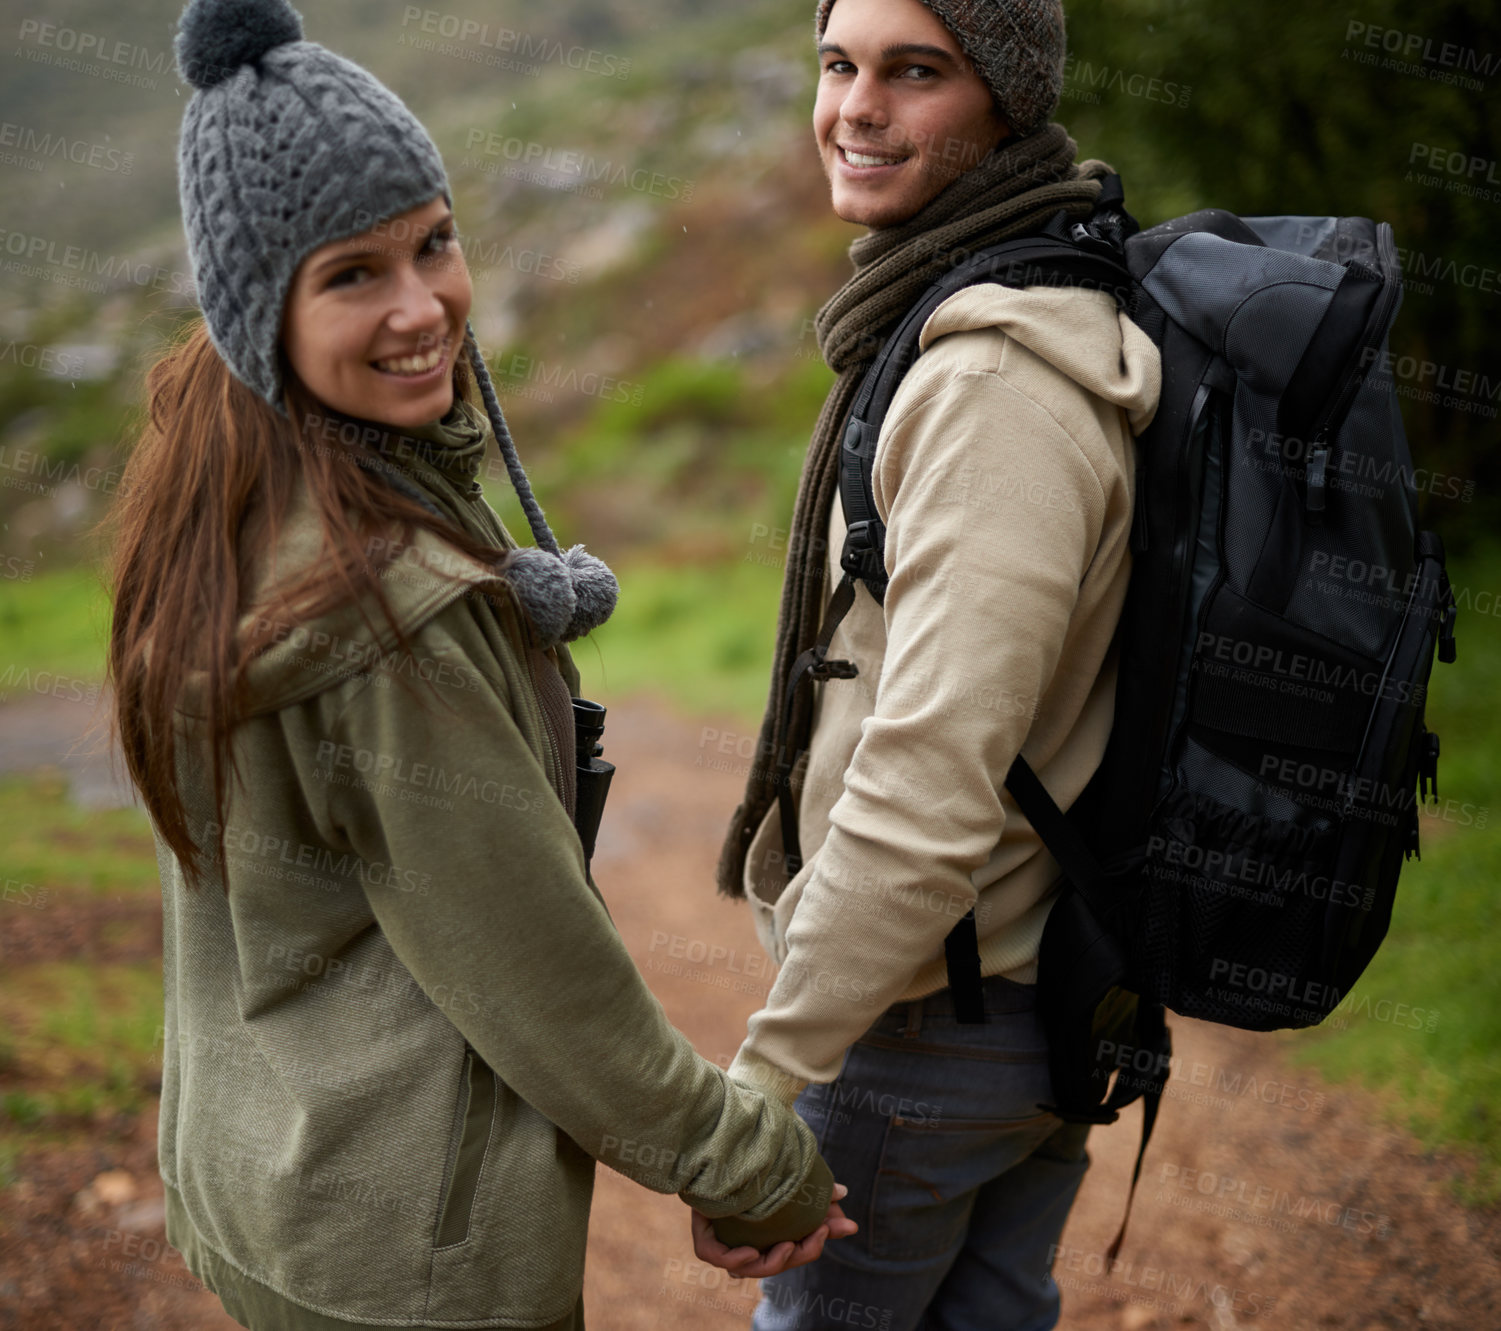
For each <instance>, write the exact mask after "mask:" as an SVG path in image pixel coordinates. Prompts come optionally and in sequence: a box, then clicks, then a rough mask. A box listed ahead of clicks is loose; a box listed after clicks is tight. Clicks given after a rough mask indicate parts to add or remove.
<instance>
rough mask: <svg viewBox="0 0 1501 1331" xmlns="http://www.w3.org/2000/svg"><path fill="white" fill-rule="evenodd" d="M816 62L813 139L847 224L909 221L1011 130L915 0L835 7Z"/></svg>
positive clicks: (848, 1) (859, 0)
mask: <svg viewBox="0 0 1501 1331" xmlns="http://www.w3.org/2000/svg"><path fill="white" fill-rule="evenodd" d="M818 56H819V67H820V73H819V80H818V100H817V101H816V102H815V103H814V107H813V132H814V135H815V136H816V138H817V140H818V148H819V153H820V155H821V156H822V158H823V168H824V172H825V174H827V176H828V177H829V187H830V190H831V192H832V194H833V203H834V211H835V212H836V213H838V214H839V216H840V217H842V218H843V219H844V220H845V221H846V222H858V223H861V224H862V225H864V226H868V227H887V226H896V225H897V224H899V223H901V222H905V221H907V219H908V218H910V217H912V216H914V215H915V214H917V213H918V212H920V211H921V210H922V209H923V208H924V207H925V206H926V205H927V204H928V203H929V202H930V201H931V200H932V199H933V198H935V197H936V196H937V195H938V194H939V193H940V192H942V190H943V189H944V188H945V187H946V186H948V185H949V184H951V183H952V182H953V181H954V180H955V179H957V178H958V177H959V176H960V175H962V174H963V173H964V172H966V171H968V170H970V169H971V168H973V167H975V166H977V165H979V163H980V162H981V161H982V160H983V159H984V158H985V157H986V155H987V154H988V153H989V152H990V151H991V149H992V148H994V147H995V146H996V145H997V144H998V143H1000V142H1001V140H1002V139H1004V138H1005V137H1006V136H1007V134H1008V133H1009V130H1008V128H1007V125H1006V122H1005V121H1004V120H1003V119H1002V118H1001V117H1000V116H999V114H997V112H996V110H995V107H994V102H993V99H992V97H991V95H990V89H989V88H987V87H986V85H985V83H984V81H983V80H982V79H981V78H980V76H979V75H978V74H977V73H976V72H975V70H974V68H973V66H972V65H971V64H970V62H969V60H968V59H967V58H966V56H965V55H964V52H963V51H962V49H961V48H960V46H959V43H958V42H957V41H956V40H955V39H954V37H953V34H951V33H950V32H949V30H948V29H947V28H946V27H944V26H943V24H942V23H941V22H940V21H939V20H938V18H937V17H936V16H935V15H934V14H933V12H932V11H931V10H930V9H928V8H927V7H926V6H925V5H923V4H921V3H920V2H919V0H838V3H836V4H835V5H834V8H833V9H832V10H831V11H830V14H829V23H828V27H827V28H826V29H825V30H824V35H823V40H822V41H821V42H820V43H819V47H818Z"/></svg>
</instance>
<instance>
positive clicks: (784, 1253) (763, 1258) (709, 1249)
mask: <svg viewBox="0 0 1501 1331" xmlns="http://www.w3.org/2000/svg"><path fill="white" fill-rule="evenodd" d="M848 1192H849V1189H848V1188H846V1187H845V1186H844V1184H842V1183H836V1184H835V1185H834V1199H833V1201H831V1202H830V1203H829V1213H828V1214H827V1215H826V1216H824V1218H823V1223H822V1224H820V1225H819V1227H818V1228H817V1229H815V1230H814V1231H813V1232H812V1233H811V1234H809V1235H808V1236H807V1237H806V1238H803V1239H800V1240H799V1241H798V1242H796V1243H794V1242H793V1241H792V1240H791V1239H788V1240H787V1241H786V1242H784V1243H779V1244H777V1245H776V1247H774V1248H768V1249H767V1250H766V1251H765V1252H764V1253H763V1252H758V1251H757V1250H756V1249H755V1248H727V1247H725V1245H724V1244H723V1243H721V1242H720V1241H719V1240H718V1239H717V1238H716V1237H715V1236H714V1229H713V1222H712V1221H711V1220H710V1219H709V1217H708V1216H706V1215H703V1214H701V1213H700V1212H698V1211H694V1212H693V1251H694V1253H695V1254H696V1255H697V1257H698V1259H699V1261H701V1262H708V1263H709V1265H710V1266H718V1267H720V1268H722V1269H723V1270H726V1271H728V1272H729V1273H730V1274H731V1275H732V1276H734V1278H735V1279H736V1280H759V1279H760V1278H761V1277H762V1276H775V1275H781V1273H782V1272H783V1271H790V1270H792V1268H793V1267H795V1266H807V1264H808V1263H809V1262H816V1261H817V1260H818V1259H819V1257H820V1256H821V1255H822V1253H823V1245H824V1240H826V1239H843V1238H848V1237H849V1236H850V1235H851V1234H854V1233H857V1232H858V1231H859V1228H860V1226H859V1225H857V1224H856V1223H855V1222H854V1221H853V1220H851V1219H850V1218H849V1217H848V1216H847V1215H845V1213H844V1212H843V1211H842V1210H841V1209H840V1207H839V1202H840V1199H841V1198H843V1197H844V1196H845V1195H846V1194H847V1193H848Z"/></svg>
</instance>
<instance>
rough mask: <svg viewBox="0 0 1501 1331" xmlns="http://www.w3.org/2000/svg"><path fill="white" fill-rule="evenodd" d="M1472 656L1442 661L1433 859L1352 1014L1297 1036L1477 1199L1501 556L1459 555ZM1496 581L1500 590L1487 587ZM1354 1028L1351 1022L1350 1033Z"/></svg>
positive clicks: (1500, 854) (1489, 1044)
mask: <svg viewBox="0 0 1501 1331" xmlns="http://www.w3.org/2000/svg"><path fill="white" fill-rule="evenodd" d="M1450 571H1451V575H1452V576H1453V580H1454V583H1455V587H1456V590H1457V591H1459V592H1460V593H1461V600H1462V602H1463V601H1464V600H1465V598H1464V596H1463V591H1464V589H1466V588H1468V589H1469V598H1468V600H1469V603H1470V604H1471V606H1472V607H1473V608H1472V609H1471V610H1470V612H1469V613H1465V612H1464V611H1463V610H1462V611H1461V616H1460V620H1459V625H1458V630H1457V634H1458V638H1459V659H1458V660H1457V661H1456V662H1455V663H1454V664H1453V665H1450V666H1445V665H1435V667H1434V676H1433V680H1432V689H1431V693H1430V697H1429V702H1428V725H1429V727H1430V728H1431V729H1432V730H1434V731H1436V732H1437V733H1438V734H1439V736H1440V737H1441V739H1442V741H1443V746H1444V749H1443V756H1442V758H1441V760H1440V763H1439V789H1440V791H1441V793H1442V796H1443V799H1442V801H1441V803H1440V804H1439V805H1438V806H1437V807H1436V809H1433V808H1430V812H1429V813H1428V814H1427V816H1425V817H1424V819H1423V823H1422V832H1423V858H1422V861H1421V862H1417V861H1411V862H1409V863H1408V865H1407V867H1406V868H1405V869H1404V870H1403V873H1402V879H1401V883H1400V885H1399V887H1398V889H1397V900H1396V907H1395V910H1394V911H1393V914H1392V924H1391V931H1390V933H1389V934H1388V935H1387V939H1386V942H1385V943H1384V944H1383V945H1382V948H1381V951H1380V952H1378V953H1377V955H1376V958H1375V960H1374V961H1372V963H1371V965H1370V968H1369V969H1368V970H1367V972H1366V973H1365V975H1364V976H1362V977H1361V979H1360V981H1359V983H1358V984H1357V985H1356V986H1355V988H1354V990H1353V991H1352V992H1351V994H1350V995H1349V996H1348V997H1347V998H1346V1000H1345V1002H1344V1003H1343V1004H1342V1005H1341V1009H1340V1010H1337V1011H1336V1014H1335V1016H1334V1017H1333V1018H1331V1020H1330V1022H1329V1023H1328V1024H1326V1026H1324V1027H1320V1028H1317V1029H1315V1030H1312V1031H1308V1032H1304V1033H1301V1034H1300V1035H1298V1036H1296V1037H1294V1038H1292V1039H1291V1040H1290V1044H1291V1048H1292V1050H1293V1052H1294V1056H1295V1057H1296V1058H1298V1059H1299V1060H1301V1061H1304V1062H1307V1063H1311V1064H1313V1065H1315V1066H1317V1067H1318V1068H1319V1070H1320V1071H1321V1072H1322V1073H1323V1074H1324V1075H1325V1076H1326V1077H1329V1078H1331V1079H1332V1080H1335V1081H1353V1082H1358V1083H1360V1084H1362V1085H1364V1086H1366V1087H1369V1088H1370V1089H1372V1090H1374V1091H1377V1092H1378V1093H1380V1094H1381V1096H1382V1097H1383V1098H1384V1100H1385V1101H1386V1103H1387V1105H1388V1106H1389V1113H1390V1115H1391V1117H1392V1118H1393V1120H1394V1121H1397V1122H1400V1123H1401V1124H1402V1125H1404V1126H1405V1127H1407V1128H1408V1129H1409V1130H1410V1131H1411V1132H1412V1133H1413V1134H1414V1135H1415V1136H1416V1137H1417V1138H1418V1140H1419V1141H1421V1142H1422V1143H1423V1144H1424V1145H1425V1146H1428V1147H1431V1148H1439V1147H1449V1148H1459V1149H1461V1150H1462V1151H1464V1152H1465V1153H1466V1154H1468V1155H1470V1156H1471V1157H1472V1158H1473V1160H1474V1168H1473V1170H1472V1171H1470V1172H1469V1173H1468V1174H1467V1177H1466V1178H1465V1180H1464V1181H1463V1182H1462V1183H1461V1185H1460V1189H1459V1190H1460V1193H1461V1195H1462V1196H1463V1197H1464V1198H1465V1200H1466V1201H1469V1202H1472V1203H1481V1204H1490V1205H1494V1204H1495V1203H1497V1202H1501V969H1498V966H1497V960H1498V952H1501V897H1498V893H1497V884H1498V883H1501V745H1498V743H1497V739H1498V735H1497V731H1498V722H1497V714H1496V708H1495V681H1496V679H1497V677H1498V673H1501V620H1497V618H1496V617H1494V616H1491V615H1488V614H1485V613H1483V611H1484V610H1485V608H1487V607H1488V606H1489V605H1490V604H1491V603H1492V602H1494V600H1495V598H1496V595H1497V593H1498V592H1501V552H1497V551H1495V550H1490V551H1481V552H1477V553H1475V554H1473V555H1471V556H1467V557H1465V558H1463V559H1456V560H1453V561H1451V570H1450ZM1483 590H1488V591H1489V593H1490V594H1489V595H1488V596H1484V595H1481V593H1482V591H1483ZM1340 1027H1343V1029H1339V1028H1340Z"/></svg>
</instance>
